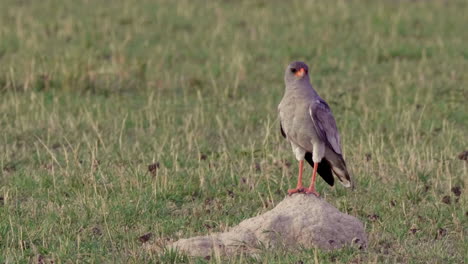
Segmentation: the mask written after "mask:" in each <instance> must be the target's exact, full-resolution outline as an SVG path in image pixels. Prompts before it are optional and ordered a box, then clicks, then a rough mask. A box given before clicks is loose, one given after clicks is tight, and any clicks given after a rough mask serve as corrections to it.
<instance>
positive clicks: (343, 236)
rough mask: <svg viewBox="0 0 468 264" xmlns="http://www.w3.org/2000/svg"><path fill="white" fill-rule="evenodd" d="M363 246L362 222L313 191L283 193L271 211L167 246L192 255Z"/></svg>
mask: <svg viewBox="0 0 468 264" xmlns="http://www.w3.org/2000/svg"><path fill="white" fill-rule="evenodd" d="M344 245H352V246H356V247H357V248H360V249H362V248H365V247H366V245H367V235H366V233H365V231H364V227H363V225H362V223H361V222H360V221H359V220H358V219H357V218H355V217H354V216H350V215H347V214H343V213H341V212H340V211H338V209H336V208H335V207H333V206H332V205H330V204H329V203H327V202H325V201H324V200H323V199H321V198H317V197H315V196H313V195H305V194H294V195H293V196H291V197H286V198H285V199H284V200H283V201H282V202H280V203H279V204H278V205H277V206H276V207H275V208H273V209H272V210H271V211H268V212H266V213H264V214H262V215H259V216H256V217H252V218H249V219H247V220H244V221H242V222H241V223H240V224H239V225H237V226H235V227H233V228H231V229H230V230H229V231H228V232H225V233H213V234H210V235H207V236H197V237H192V238H188V239H181V240H179V241H177V242H175V243H173V244H172V245H171V246H170V247H171V248H173V249H178V250H180V251H182V252H184V253H186V254H188V255H191V256H209V255H212V254H221V255H232V254H238V253H241V252H244V253H254V252H257V251H259V250H260V249H265V248H286V249H294V248H299V247H301V246H302V247H304V248H315V247H318V248H320V249H324V250H332V249H338V248H341V247H343V246H344Z"/></svg>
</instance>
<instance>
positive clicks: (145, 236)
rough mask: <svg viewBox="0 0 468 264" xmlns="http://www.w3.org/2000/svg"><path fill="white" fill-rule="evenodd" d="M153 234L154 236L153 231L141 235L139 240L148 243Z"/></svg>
mask: <svg viewBox="0 0 468 264" xmlns="http://www.w3.org/2000/svg"><path fill="white" fill-rule="evenodd" d="M152 236H153V234H152V233H146V234H144V235H142V236H140V237H139V238H138V240H140V242H141V243H146V242H148V241H149V240H150V239H151V237H152Z"/></svg>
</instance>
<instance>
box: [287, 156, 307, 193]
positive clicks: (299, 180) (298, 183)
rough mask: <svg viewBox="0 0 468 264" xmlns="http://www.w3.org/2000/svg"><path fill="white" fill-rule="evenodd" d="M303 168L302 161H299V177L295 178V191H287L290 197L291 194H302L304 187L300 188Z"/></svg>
mask: <svg viewBox="0 0 468 264" xmlns="http://www.w3.org/2000/svg"><path fill="white" fill-rule="evenodd" d="M303 168H304V160H301V161H299V177H298V178H297V187H296V189H289V190H288V194H289V195H292V194H293V193H300V192H304V190H305V189H304V187H303V186H302V171H303Z"/></svg>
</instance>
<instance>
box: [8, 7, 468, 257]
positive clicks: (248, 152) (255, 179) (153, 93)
mask: <svg viewBox="0 0 468 264" xmlns="http://www.w3.org/2000/svg"><path fill="white" fill-rule="evenodd" d="M1 6H2V8H0V40H1V41H0V263H29V262H37V263H51V262H52V261H53V262H54V263H62V262H97V263H99V262H101V263H102V262H107V263H147V262H148V263H150V262H153V263H154V262H159V263H171V262H172V263H181V262H187V263H205V262H209V263H238V262H248V263H249V262H250V263H258V262H261V263H313V262H315V263H327V262H336V263H369V262H372V263H394V262H399V263H463V262H465V263H466V262H468V256H467V253H466V252H468V241H467V232H468V228H467V226H468V209H467V208H468V206H467V205H468V202H467V195H466V194H467V192H466V188H467V187H468V182H467V181H468V173H467V168H468V167H467V166H468V163H467V161H466V155H463V152H464V151H466V150H468V137H467V136H466V134H467V131H468V121H467V120H468V106H467V103H466V102H467V100H468V88H467V87H468V75H467V69H468V46H467V44H466V43H467V42H468V31H467V30H466V14H467V13H468V2H467V1H457V0H453V1H436V0H433V1H404V0H400V1H390V0H382V1H370V0H369V1H344V0H341V1H339V0H330V1H319V0H317V1H279V0H278V1H210V2H207V1H188V0H185V1H183V0H182V1H149V0H142V1H138V2H136V1H130V0H118V1H111V2H110V1H92V0H89V1H58V0H46V1H28V0H23V1H16V0H1ZM292 60H304V61H306V62H307V63H309V65H310V75H311V79H312V82H313V85H314V86H315V88H316V90H317V91H318V92H319V94H320V95H321V96H322V97H323V98H324V99H325V100H327V101H328V103H329V105H330V107H331V109H332V110H333V113H334V115H335V118H336V120H337V124H338V128H339V130H340V132H341V138H342V144H343V151H344V154H345V159H346V161H347V164H348V166H349V167H350V170H351V173H352V175H353V177H354V179H355V182H356V187H357V188H356V190H355V191H351V190H348V189H345V188H343V187H342V186H340V185H337V186H335V187H333V188H332V187H330V186H327V185H326V183H325V182H324V181H322V180H321V179H320V178H318V181H317V188H318V191H319V193H321V195H322V196H323V197H324V198H325V199H326V200H327V201H328V202H330V203H331V204H333V205H334V206H336V207H337V208H338V209H339V210H341V211H343V212H346V213H348V214H351V215H353V216H356V217H358V218H359V219H361V220H362V221H363V222H364V223H365V226H366V230H367V232H368V234H369V246H368V249H367V250H365V251H359V250H356V249H352V248H346V249H343V250H339V251H335V252H323V251H320V250H314V249H302V250H299V251H298V252H286V251H283V250H265V251H264V253H262V254H260V255H257V256H255V257H248V256H238V257H231V258H228V259H223V258H219V257H216V256H215V257H213V258H211V259H194V258H188V257H187V256H183V255H180V254H177V253H175V252H170V251H161V252H151V251H147V250H145V247H146V245H149V244H151V245H160V246H161V247H164V245H165V244H166V243H168V242H170V241H174V240H177V239H179V238H184V237H190V236H194V235H200V234H205V233H207V232H215V231H222V230H225V229H226V228H227V227H228V226H232V225H236V224H238V223H239V222H240V221H242V220H243V219H245V218H248V217H252V216H255V215H257V214H259V213H262V212H265V211H266V210H269V209H271V208H272V207H273V206H274V205H276V204H277V203H278V202H280V201H281V200H282V199H283V198H284V197H285V195H286V191H287V189H288V188H292V187H294V186H295V184H296V175H297V169H298V168H297V164H296V162H295V159H294V155H293V153H292V151H291V149H290V146H289V145H288V144H287V143H286V141H285V140H284V139H283V138H282V136H281V134H280V131H279V123H278V119H277V105H278V103H279V101H280V99H281V97H282V94H283V91H284V87H283V71H284V68H285V67H286V65H287V64H288V63H289V62H290V61H292ZM310 172H311V169H310V168H309V167H308V168H307V170H306V172H305V173H306V175H309V174H310ZM305 179H308V177H306V178H305ZM305 184H306V185H307V184H308V181H305Z"/></svg>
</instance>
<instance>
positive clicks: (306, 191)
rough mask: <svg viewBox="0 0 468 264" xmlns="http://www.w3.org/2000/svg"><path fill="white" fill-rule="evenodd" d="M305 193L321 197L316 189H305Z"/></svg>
mask: <svg viewBox="0 0 468 264" xmlns="http://www.w3.org/2000/svg"><path fill="white" fill-rule="evenodd" d="M304 192H305V193H306V194H313V195H315V196H317V197H320V194H319V193H318V192H317V191H316V190H315V188H305V189H304Z"/></svg>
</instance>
